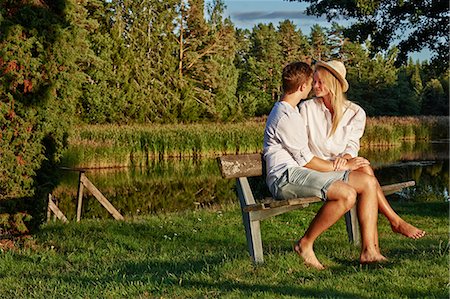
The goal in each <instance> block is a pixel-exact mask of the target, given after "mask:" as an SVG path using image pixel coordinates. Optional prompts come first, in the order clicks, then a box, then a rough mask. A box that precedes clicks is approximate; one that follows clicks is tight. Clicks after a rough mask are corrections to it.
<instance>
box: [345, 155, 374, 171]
mask: <svg viewBox="0 0 450 299" xmlns="http://www.w3.org/2000/svg"><path fill="white" fill-rule="evenodd" d="M369 165H370V162H369V160H367V159H366V158H363V157H355V158H351V159H349V160H348V161H347V165H346V169H349V170H355V169H358V168H361V167H364V166H369Z"/></svg>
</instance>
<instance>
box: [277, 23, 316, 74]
mask: <svg viewBox="0 0 450 299" xmlns="http://www.w3.org/2000/svg"><path fill="white" fill-rule="evenodd" d="M278 33H279V35H280V46H281V51H282V55H283V64H284V65H286V64H288V63H290V62H294V61H304V60H306V59H307V58H308V56H309V52H310V46H309V43H308V40H307V38H306V36H304V35H303V33H302V31H301V30H300V29H298V30H297V28H296V26H295V25H294V24H293V23H292V21H290V20H284V21H282V22H280V24H279V25H278Z"/></svg>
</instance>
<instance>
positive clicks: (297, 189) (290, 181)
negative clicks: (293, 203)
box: [273, 167, 350, 201]
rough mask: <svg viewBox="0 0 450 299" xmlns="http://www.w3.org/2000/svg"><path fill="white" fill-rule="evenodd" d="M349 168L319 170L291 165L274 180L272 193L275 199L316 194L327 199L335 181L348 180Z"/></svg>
mask: <svg viewBox="0 0 450 299" xmlns="http://www.w3.org/2000/svg"><path fill="white" fill-rule="evenodd" d="M349 173H350V170H345V171H330V172H320V171H316V170H312V169H308V168H304V167H291V168H289V169H287V170H286V171H285V172H284V173H283V175H282V176H281V177H280V178H279V179H278V180H276V181H275V183H274V186H273V191H274V193H273V195H274V196H275V198H276V199H291V198H300V197H313V196H317V197H319V198H321V199H322V200H324V201H325V200H327V191H328V188H329V187H330V186H331V184H332V183H334V182H336V181H344V182H348V175H349Z"/></svg>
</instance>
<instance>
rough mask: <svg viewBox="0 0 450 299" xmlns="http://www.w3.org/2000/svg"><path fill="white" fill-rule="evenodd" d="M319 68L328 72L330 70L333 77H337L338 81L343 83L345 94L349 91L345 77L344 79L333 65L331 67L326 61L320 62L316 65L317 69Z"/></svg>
mask: <svg viewBox="0 0 450 299" xmlns="http://www.w3.org/2000/svg"><path fill="white" fill-rule="evenodd" d="M318 66H321V67H324V68H326V69H327V70H329V71H330V72H331V73H332V74H333V76H335V77H336V79H338V80H339V82H340V83H341V86H342V91H343V92H346V91H347V90H348V82H347V80H346V79H345V78H344V77H342V76H341V74H340V73H339V72H338V71H336V70H335V69H334V67H333V66H332V65H329V64H328V63H326V62H324V61H318V62H317V63H316V67H318Z"/></svg>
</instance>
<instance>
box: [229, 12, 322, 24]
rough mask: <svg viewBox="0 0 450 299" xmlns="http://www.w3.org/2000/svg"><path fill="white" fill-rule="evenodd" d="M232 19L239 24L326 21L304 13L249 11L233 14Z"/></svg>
mask: <svg viewBox="0 0 450 299" xmlns="http://www.w3.org/2000/svg"><path fill="white" fill-rule="evenodd" d="M231 18H232V19H233V20H235V21H238V22H248V21H255V20H266V21H270V20H277V19H289V20H303V21H315V22H321V21H326V20H325V18H317V17H315V16H308V15H306V14H305V12H304V11H299V10H298V11H249V12H233V13H231Z"/></svg>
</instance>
